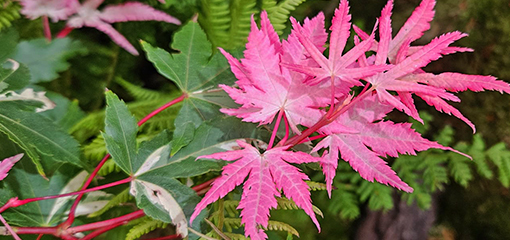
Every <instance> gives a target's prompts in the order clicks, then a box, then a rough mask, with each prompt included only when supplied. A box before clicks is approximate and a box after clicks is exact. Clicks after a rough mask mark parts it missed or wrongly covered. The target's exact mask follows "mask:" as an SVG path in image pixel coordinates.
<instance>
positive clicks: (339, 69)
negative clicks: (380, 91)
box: [284, 0, 386, 94]
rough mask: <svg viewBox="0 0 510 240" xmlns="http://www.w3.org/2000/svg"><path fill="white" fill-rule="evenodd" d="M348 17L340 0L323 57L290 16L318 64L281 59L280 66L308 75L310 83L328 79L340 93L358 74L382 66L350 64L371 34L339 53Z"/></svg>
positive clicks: (344, 2) (366, 45) (368, 73)
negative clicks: (288, 61)
mask: <svg viewBox="0 0 510 240" xmlns="http://www.w3.org/2000/svg"><path fill="white" fill-rule="evenodd" d="M350 20H351V15H349V5H348V2H347V0H341V1H340V5H339V7H338V8H337V9H336V10H335V16H334V18H333V20H332V25H331V28H330V30H331V35H330V40H329V44H330V45H329V57H328V58H326V57H325V56H324V55H323V54H322V51H321V49H320V48H318V47H317V46H316V45H315V44H313V42H312V40H311V39H310V38H308V37H307V36H306V35H305V34H306V33H305V32H304V30H303V27H301V26H300V25H299V23H298V22H297V21H296V20H295V19H293V18H291V22H292V26H293V28H294V31H295V33H296V36H297V38H298V39H299V41H300V42H301V44H302V45H303V47H304V48H305V49H306V51H307V52H308V54H309V55H310V56H311V58H312V59H314V60H315V61H316V63H317V64H318V66H303V65H298V64H293V63H284V66H287V67H289V68H290V69H292V70H294V71H297V72H301V73H305V74H307V75H309V76H312V77H313V78H311V79H309V80H308V81H307V83H308V84H310V85H316V84H319V83H324V82H332V83H333V84H334V85H335V87H336V88H339V91H340V92H342V93H343V94H346V93H347V92H348V91H349V90H350V88H351V87H352V86H355V85H361V83H360V82H359V81H358V80H359V79H360V78H363V77H367V76H371V75H374V74H375V73H378V72H380V71H382V70H384V69H386V66H385V65H382V66H365V67H359V66H356V67H353V64H354V63H355V62H356V60H357V59H358V58H359V57H360V56H361V55H364V54H365V52H366V51H368V50H369V49H370V47H371V46H372V43H373V41H374V39H373V35H372V36H371V37H369V38H368V39H367V40H365V41H363V42H362V43H360V44H359V45H357V46H355V47H354V48H352V49H351V50H349V51H348V52H347V53H345V54H343V50H344V48H345V45H346V43H347V39H348V38H349V36H350V28H351V23H350ZM328 80H330V81H328Z"/></svg>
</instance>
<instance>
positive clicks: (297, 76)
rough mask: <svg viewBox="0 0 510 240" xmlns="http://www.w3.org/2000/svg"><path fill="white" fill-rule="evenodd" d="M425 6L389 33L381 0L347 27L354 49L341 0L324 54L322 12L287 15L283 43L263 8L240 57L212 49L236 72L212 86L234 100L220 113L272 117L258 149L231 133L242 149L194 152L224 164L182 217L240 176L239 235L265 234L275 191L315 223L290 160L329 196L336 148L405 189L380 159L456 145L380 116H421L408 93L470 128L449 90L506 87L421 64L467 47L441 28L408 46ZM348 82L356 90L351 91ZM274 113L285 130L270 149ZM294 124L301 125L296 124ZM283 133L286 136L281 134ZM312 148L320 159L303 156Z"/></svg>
mask: <svg viewBox="0 0 510 240" xmlns="http://www.w3.org/2000/svg"><path fill="white" fill-rule="evenodd" d="M434 6H435V1H434V0H423V1H422V2H421V4H420V5H419V6H418V7H417V8H416V9H415V11H414V12H413V13H412V15H411V16H410V17H409V19H408V20H407V21H406V22H405V23H404V26H403V27H402V28H401V29H400V30H399V31H398V33H397V34H396V36H395V37H393V36H392V26H391V13H392V8H393V1H392V0H389V1H388V3H387V4H386V6H385V7H384V8H383V10H382V12H381V17H380V18H379V19H378V21H377V22H376V26H375V27H374V31H373V32H372V33H371V34H367V33H365V32H364V31H362V30H361V29H359V28H357V27H354V30H355V32H356V33H357V36H354V40H355V47H353V48H352V49H350V50H349V51H346V52H345V54H343V52H344V48H345V46H346V43H347V40H348V39H349V37H350V29H351V22H350V20H351V16H350V15H349V5H348V1H347V0H341V1H340V4H339V7H338V8H337V9H336V10H335V15H334V17H333V19H332V24H331V28H330V31H331V32H330V36H329V56H328V57H326V56H324V55H323V52H324V50H325V48H324V46H325V44H326V41H327V40H328V37H327V33H326V31H325V29H324V25H325V24H324V16H323V14H322V13H321V14H319V15H318V16H316V17H314V18H312V19H306V20H305V21H304V23H303V25H301V24H299V23H298V22H297V21H296V20H294V19H291V21H292V26H293V30H292V32H291V34H290V35H289V37H288V38H287V40H282V41H280V39H279V37H278V35H277V34H276V32H275V31H274V29H273V27H272V25H271V23H270V22H269V19H268V16H267V14H266V13H265V12H263V13H262V14H261V17H260V29H259V28H258V27H257V25H256V23H255V21H254V20H253V18H252V23H251V32H250V34H249V37H248V43H247V44H246V50H245V51H244V58H243V59H241V60H240V61H239V60H237V59H235V58H234V57H233V56H232V55H230V54H229V53H227V52H226V51H224V50H223V49H220V51H221V52H222V53H223V55H224V56H225V57H226V58H227V60H228V62H229V64H230V67H231V70H232V72H233V73H234V75H235V76H236V77H237V82H236V86H234V87H232V86H226V85H220V87H221V88H223V89H224V90H225V91H226V92H227V93H228V94H229V96H230V97H231V98H232V99H233V100H234V101H235V102H236V103H238V104H240V105H241V106H240V107H238V108H231V109H221V112H223V113H225V114H227V115H231V116H236V117H238V118H241V119H242V120H243V121H246V122H254V123H259V124H260V125H266V124H270V123H272V122H275V123H276V124H275V125H274V129H273V134H272V136H271V139H270V140H269V145H268V148H267V149H266V150H265V151H264V152H262V153H261V152H260V151H259V150H258V149H256V148H254V147H253V146H251V145H250V144H249V143H247V142H244V141H238V145H239V147H241V148H242V149H241V150H232V151H227V152H222V153H215V154H211V155H205V156H200V157H199V158H198V159H203V158H210V159H220V160H225V161H233V162H232V163H230V164H228V165H226V166H225V167H224V168H223V172H222V175H221V176H220V177H219V178H218V179H216V180H215V181H214V182H213V184H212V188H211V189H210V190H209V191H208V192H207V193H206V195H205V197H204V198H203V199H202V201H201V202H200V203H199V204H198V205H197V207H196V208H195V212H194V213H193V215H192V216H191V221H193V219H194V218H195V217H196V216H197V215H198V214H199V213H200V212H201V210H202V209H204V208H205V207H206V206H207V205H209V204H211V203H213V202H215V201H216V200H218V199H219V198H222V197H224V196H225V195H226V194H228V193H229V192H230V191H232V190H233V189H234V188H235V187H236V186H238V185H241V184H243V182H244V186H243V194H242V196H241V201H240V204H239V208H240V209H242V210H241V218H242V223H243V224H244V226H245V235H246V236H247V237H250V238H251V239H266V238H267V235H266V234H265V232H264V230H263V228H266V227H267V225H268V220H269V210H270V209H271V208H275V207H276V199H275V197H279V196H281V192H283V194H284V195H285V196H286V197H287V198H289V199H291V200H293V201H294V202H296V204H297V205H298V206H300V207H301V208H303V209H304V211H305V212H306V213H307V214H308V215H309V216H310V217H311V219H312V220H313V222H314V223H315V224H316V225H317V228H319V230H320V227H319V225H318V222H317V220H316V218H315V214H314V212H313V211H312V210H311V206H312V205H311V199H310V193H309V187H308V186H307V185H306V183H305V182H304V180H307V179H308V177H307V176H306V175H305V174H304V173H302V172H300V170H299V169H297V168H296V167H294V166H291V165H289V163H295V164H299V163H310V162H318V163H320V165H321V166H322V168H323V172H324V175H325V176H326V183H327V186H328V187H327V189H328V193H329V194H331V190H332V183H333V178H334V177H335V174H336V168H337V166H338V161H339V155H340V156H341V159H343V160H344V161H347V162H349V164H350V165H351V166H352V168H353V169H354V170H356V171H357V172H359V174H360V176H361V177H363V178H364V179H366V180H368V181H374V180H376V181H378V182H380V183H383V184H387V185H391V186H393V187H395V188H398V189H400V190H403V191H406V192H412V191H413V189H412V188H411V187H410V186H409V185H407V184H406V183H405V182H403V181H402V180H401V179H400V178H399V177H398V176H397V174H396V173H395V172H394V171H393V170H392V169H391V168H390V167H389V166H388V165H387V163H386V161H384V160H383V159H382V158H384V157H387V156H391V157H398V155H399V154H412V155H415V154H416V153H417V152H418V151H424V150H427V149H429V148H436V149H443V150H450V151H455V150H454V149H452V148H450V147H445V146H442V145H440V144H439V143H437V142H433V141H429V140H427V139H425V138H423V137H422V136H421V135H420V134H419V133H417V132H416V131H414V130H413V129H412V128H411V124H410V123H393V122H391V121H389V120H385V119H384V117H385V116H387V114H388V113H389V112H390V111H392V110H393V109H397V110H399V111H402V112H404V113H405V114H407V115H409V116H411V117H413V118H415V119H416V120H418V121H421V119H420V117H419V115H418V111H417V109H416V106H415V105H414V101H413V98H412V97H413V95H416V96H418V97H420V98H421V99H423V100H424V101H425V102H426V103H427V104H429V105H431V106H433V107H435V108H436V109H437V110H438V111H440V112H445V113H447V114H450V115H454V116H456V117H458V118H459V119H461V120H463V121H464V122H466V123H467V124H468V125H469V126H471V127H472V128H473V131H474V130H475V128H474V125H473V124H472V123H471V122H470V121H469V120H468V119H466V118H465V117H464V116H463V115H462V114H461V113H460V112H459V111H458V110H457V109H455V108H454V107H452V106H451V105H449V104H448V103H447V102H446V101H454V102H459V101H460V99H459V98H458V97H457V96H455V95H454V94H453V93H455V92H461V91H466V90H472V91H484V90H497V91H499V92H501V93H503V92H505V93H510V85H508V84H507V83H505V82H503V81H499V80H497V79H496V78H495V77H492V76H478V75H466V74H461V73H442V74H432V73H427V72H425V71H424V70H423V69H422V68H423V67H425V66H427V65H428V64H429V63H430V62H432V61H435V60H437V59H439V58H441V57H442V56H444V55H447V54H452V53H455V52H466V51H472V50H471V49H468V48H463V47H453V46H450V45H451V44H452V43H454V42H455V41H457V40H458V39H460V38H463V37H465V36H467V34H464V33H460V32H457V31H455V32H450V33H445V34H443V35H441V36H439V37H437V38H435V39H433V40H432V41H430V43H428V44H426V45H424V46H411V43H412V42H414V41H415V40H417V39H419V38H420V37H421V36H422V35H423V33H424V32H425V31H426V30H428V29H429V28H430V21H431V20H432V18H433V16H434ZM375 31H378V34H377V35H378V36H379V39H378V41H376V39H375V35H376V34H375ZM360 38H361V40H360ZM373 52H375V54H374V53H373ZM367 54H368V55H369V57H366V56H367ZM355 86H361V87H364V88H363V90H362V91H361V92H360V93H358V94H357V95H355V91H354V89H353V87H355ZM392 92H393V93H396V94H392ZM275 118H276V119H275ZM282 119H283V121H284V122H285V126H286V131H285V132H286V134H285V136H284V137H283V138H282V140H281V141H280V142H279V143H278V144H277V145H276V146H275V147H274V148H273V143H274V140H275V137H276V134H275V133H276V131H277V130H278V126H279V125H280V122H281V121H282ZM299 126H302V127H305V130H303V131H300V129H301V128H300V127H299ZM289 128H290V129H289ZM290 130H291V131H290ZM290 132H292V133H294V134H295V135H294V136H289V134H290ZM313 133H318V137H314V138H313V139H318V138H322V139H321V140H320V141H319V143H317V144H316V145H315V146H314V147H313V149H312V150H311V151H310V153H305V152H297V151H294V150H293V149H292V147H294V146H295V145H297V144H299V143H301V142H303V141H309V140H310V139H311V138H309V137H310V135H311V134H313ZM321 149H324V151H323V154H322V156H321V157H313V156H312V155H310V154H311V153H314V152H318V151H319V150H321ZM455 152H457V151H455ZM458 153H460V152H458ZM460 154H462V153H460ZM466 156H467V155H466ZM467 157H469V156H467ZM246 177H247V180H246V181H245V178H246Z"/></svg>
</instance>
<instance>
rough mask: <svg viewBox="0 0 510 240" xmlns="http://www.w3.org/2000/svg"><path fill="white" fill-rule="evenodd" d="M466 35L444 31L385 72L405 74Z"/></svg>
mask: <svg viewBox="0 0 510 240" xmlns="http://www.w3.org/2000/svg"><path fill="white" fill-rule="evenodd" d="M465 36H467V35H466V34H464V33H461V32H457V31H456V32H451V33H445V34H443V35H441V36H439V37H437V38H434V39H433V40H432V41H431V42H430V43H429V44H427V45H425V46H424V47H423V48H421V49H420V50H419V51H417V52H415V53H414V54H412V55H411V56H409V57H407V58H406V59H405V60H403V61H402V62H400V63H398V64H397V65H396V66H395V67H393V68H391V69H390V70H388V72H387V73H386V74H388V75H389V76H392V77H393V78H398V77H402V76H405V75H407V74H409V73H412V72H414V71H415V70H417V69H419V68H422V67H424V66H426V65H427V64H429V63H430V62H432V61H435V60H437V59H439V58H440V57H441V56H442V55H441V51H442V50H443V49H445V48H447V47H448V46H449V45H450V44H452V43H453V42H455V41H457V40H459V39H461V38H463V37H465Z"/></svg>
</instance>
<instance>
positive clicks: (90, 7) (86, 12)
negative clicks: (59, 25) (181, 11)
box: [67, 0, 181, 55]
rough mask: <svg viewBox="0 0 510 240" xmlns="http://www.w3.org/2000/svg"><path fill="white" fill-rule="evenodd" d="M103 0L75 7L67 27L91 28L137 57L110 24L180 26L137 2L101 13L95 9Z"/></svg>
mask: <svg viewBox="0 0 510 240" xmlns="http://www.w3.org/2000/svg"><path fill="white" fill-rule="evenodd" d="M103 1H104V0H87V1H85V2H84V3H83V4H79V3H78V6H77V7H76V11H75V12H76V15H74V16H72V17H71V18H69V20H68V22H67V26H68V27H70V28H81V27H84V26H85V27H93V28H96V29H97V30H99V31H101V32H104V33H105V34H106V35H108V36H110V38H111V39H112V40H113V41H114V42H115V43H117V44H118V45H119V46H121V47H122V48H124V49H126V51H128V52H130V53H131V54H133V55H138V51H136V49H135V48H134V47H133V45H131V43H129V41H128V40H127V39H126V38H125V37H124V36H122V34H120V33H119V32H118V31H117V30H115V29H114V28H113V27H112V26H111V25H110V23H115V22H128V21H163V22H168V23H173V24H181V23H180V21H179V20H178V19H177V18H174V17H172V16H170V15H168V14H166V13H164V12H162V11H159V10H156V9H154V8H152V7H150V6H148V5H145V4H142V3H139V2H127V3H124V4H119V5H108V6H106V7H105V8H104V9H103V10H102V11H99V10H98V9H97V8H98V7H99V5H101V3H103Z"/></svg>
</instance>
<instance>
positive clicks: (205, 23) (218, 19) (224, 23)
mask: <svg viewBox="0 0 510 240" xmlns="http://www.w3.org/2000/svg"><path fill="white" fill-rule="evenodd" d="M201 13H202V14H200V15H199V16H198V23H200V25H201V26H202V28H203V29H204V31H205V32H206V34H207V36H208V38H209V41H210V42H211V43H212V45H213V49H215V48H216V47H218V46H224V45H225V44H228V43H227V42H226V41H227V39H228V37H229V35H228V29H229V28H230V20H231V18H230V7H229V4H228V1H224V0H202V9H201Z"/></svg>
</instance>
